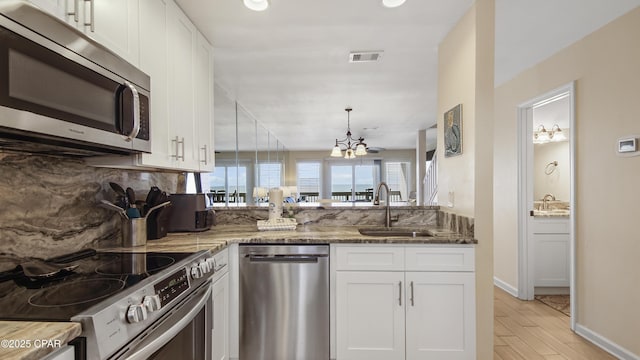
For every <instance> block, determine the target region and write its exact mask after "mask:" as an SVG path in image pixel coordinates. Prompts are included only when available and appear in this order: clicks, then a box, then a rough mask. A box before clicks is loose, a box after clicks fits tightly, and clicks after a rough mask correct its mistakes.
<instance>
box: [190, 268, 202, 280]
mask: <svg viewBox="0 0 640 360" xmlns="http://www.w3.org/2000/svg"><path fill="white" fill-rule="evenodd" d="M203 275H204V273H203V272H202V269H201V268H200V266H198V265H194V266H192V267H191V277H192V278H193V279H200V278H201V277H202V276H203Z"/></svg>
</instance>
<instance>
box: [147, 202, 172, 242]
mask: <svg viewBox="0 0 640 360" xmlns="http://www.w3.org/2000/svg"><path fill="white" fill-rule="evenodd" d="M168 230H169V211H168V209H167V207H164V208H162V209H158V210H156V211H154V212H152V213H151V214H149V216H147V240H157V239H162V238H163V237H165V236H167V231H168Z"/></svg>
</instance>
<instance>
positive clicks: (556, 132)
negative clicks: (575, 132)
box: [551, 124, 567, 141]
mask: <svg viewBox="0 0 640 360" xmlns="http://www.w3.org/2000/svg"><path fill="white" fill-rule="evenodd" d="M551 140H552V141H565V140H567V137H566V136H564V133H563V132H562V129H560V126H558V124H555V125H553V128H551Z"/></svg>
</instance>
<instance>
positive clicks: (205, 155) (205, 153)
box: [200, 144, 207, 165]
mask: <svg viewBox="0 0 640 360" xmlns="http://www.w3.org/2000/svg"><path fill="white" fill-rule="evenodd" d="M202 150H203V151H204V160H200V162H203V163H204V164H205V165H207V144H204V146H203V147H202Z"/></svg>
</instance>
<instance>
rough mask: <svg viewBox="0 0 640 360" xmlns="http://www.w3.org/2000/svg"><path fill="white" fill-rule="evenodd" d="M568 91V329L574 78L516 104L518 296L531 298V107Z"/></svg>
mask: <svg viewBox="0 0 640 360" xmlns="http://www.w3.org/2000/svg"><path fill="white" fill-rule="evenodd" d="M567 93H568V94H569V106H570V115H569V116H570V118H569V123H570V129H569V149H570V150H569V151H570V155H569V158H570V165H569V168H570V170H569V173H570V177H571V181H570V184H571V185H570V186H571V189H570V199H569V209H570V215H569V229H570V232H571V234H570V235H569V244H570V245H569V272H570V275H569V277H570V280H569V287H570V289H569V293H570V297H571V310H570V311H571V329H572V330H574V329H575V325H576V313H577V311H576V309H577V305H578V304H577V299H576V258H575V257H576V236H575V235H576V226H575V225H576V224H575V209H576V196H575V192H576V176H575V175H576V161H575V159H576V141H575V133H576V131H575V125H576V117H575V81H572V82H571V83H568V84H566V85H563V86H561V87H559V88H556V89H554V90H552V91H549V92H547V93H545V94H543V95H540V96H537V97H535V98H533V99H530V100H528V101H526V102H524V103H522V104H520V105H519V106H518V109H517V113H518V116H517V121H518V298H520V299H522V300H533V296H534V283H533V277H534V268H533V266H534V263H533V245H534V244H533V241H529V239H530V235H531V230H532V229H530V228H529V226H528V218H529V211H530V210H532V209H533V194H532V192H529V191H527V190H528V188H529V186H532V185H531V184H527V181H530V180H529V179H531V178H532V177H531V176H532V172H533V108H534V107H536V106H539V105H540V104H543V103H544V102H547V101H549V100H550V99H553V98H555V97H557V96H560V95H563V94H567Z"/></svg>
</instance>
